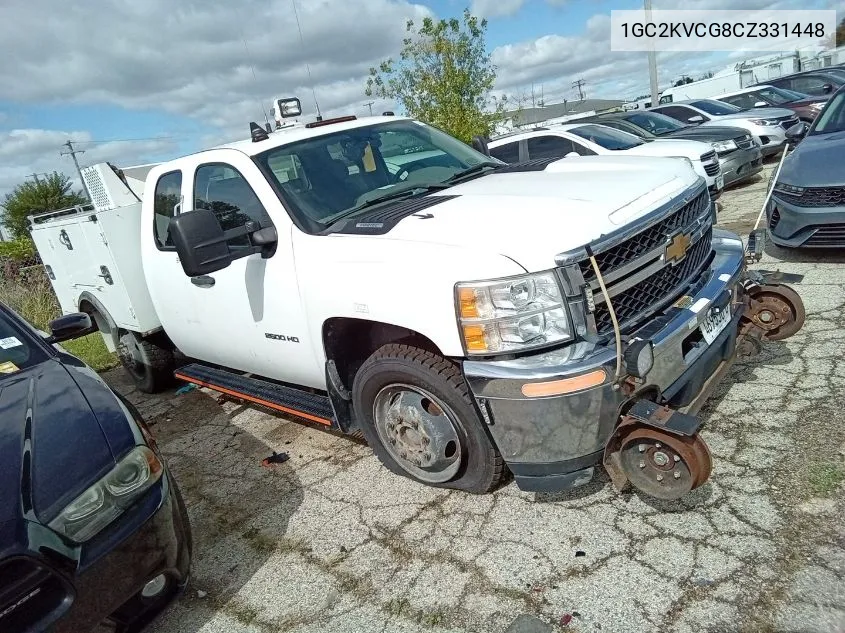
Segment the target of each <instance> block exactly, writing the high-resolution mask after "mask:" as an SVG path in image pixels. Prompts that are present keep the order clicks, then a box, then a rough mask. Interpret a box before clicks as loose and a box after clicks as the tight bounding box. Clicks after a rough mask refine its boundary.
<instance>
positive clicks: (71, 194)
mask: <svg viewBox="0 0 845 633" xmlns="http://www.w3.org/2000/svg"><path fill="white" fill-rule="evenodd" d="M87 202H88V200H87V199H86V198H85V196H83V195H82V193H81V192H78V191H73V185H72V183H71V180H70V178H68V177H67V176H65V175H64V174H60V173H59V172H57V171H54V172H53V173H52V174H49V175H48V176H47V177H46V178H39V179H38V180H37V181H35V182H33V181H29V180H28V181H26V182H24V183H21V184H19V185H18V186H17V187H15V188H14V190H13V191H12V193H7V194H6V200H5V201H4V202H3V209H2V210H0V223H2V224H3V225H4V226H5V227H6V228H8V229H9V232H10V233H11V234H12V237H14V238H15V239H20V238H28V237H29V231H27V228H26V226H27V222H26V216H28V215H32V214H34V213H40V212H42V211H56V210H58V209H65V208H67V207H72V206H74V205H77V204H85V203H87Z"/></svg>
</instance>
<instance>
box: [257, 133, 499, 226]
mask: <svg viewBox="0 0 845 633" xmlns="http://www.w3.org/2000/svg"><path fill="white" fill-rule="evenodd" d="M255 160H256V162H257V163H258V165H259V167H261V168H262V170H263V171H264V173H265V175H266V176H267V177H268V178H270V180H271V182H272V183H273V184H274V185H275V187H276V190H277V191H278V192H279V193H280V194H281V197H282V198H283V200H284V201H285V202H286V203H287V205H288V206H290V207H292V210H293V212H294V213H297V214H298V215H299V216H300V219H301V220H303V223H304V224H306V225H308V226H309V227H310V228H311V229H313V230H315V231H316V230H320V228H322V227H326V226H328V225H329V224H331V223H332V222H333V221H335V220H337V219H338V218H340V217H342V216H345V215H347V214H350V213H354V211H355V210H356V209H358V208H363V207H364V206H369V205H372V204H373V203H377V202H378V201H379V200H381V199H395V198H396V197H397V196H401V195H409V196H410V195H415V194H416V193H422V192H426V191H430V190H432V189H437V188H443V187H445V186H448V184H449V181H450V180H451V179H454V178H456V177H459V176H461V175H462V174H463V173H464V172H468V173H476V172H477V173H483V172H484V171H485V169H484V166H485V165H491V166H494V167H495V166H500V165H505V163H503V162H501V161H499V160H497V159H495V158H491V157H489V156H486V155H484V154H482V153H481V152H478V151H476V150H475V149H473V148H472V147H470V146H469V145H467V144H466V143H463V142H461V141H459V140H457V139H456V138H454V137H452V136H449V135H448V134H446V133H445V132H442V131H441V130H438V129H437V128H434V127H431V126H429V125H425V124H423V123H420V122H418V121H412V120H407V119H400V120H397V121H389V122H386V123H378V124H375V125H367V126H362V127H356V128H352V129H346V130H343V131H341V132H333V133H329V134H323V135H321V136H315V137H312V138H308V139H304V140H302V141H297V142H295V143H290V144H288V145H282V146H281V147H276V148H273V149H271V150H268V151H266V152H264V153H262V154H258V155H257V156H256V157H255ZM469 170H472V171H469Z"/></svg>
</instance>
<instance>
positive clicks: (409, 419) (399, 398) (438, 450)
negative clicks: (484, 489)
mask: <svg viewBox="0 0 845 633" xmlns="http://www.w3.org/2000/svg"><path fill="white" fill-rule="evenodd" d="M373 421H374V422H375V427H376V432H377V433H378V436H379V439H380V440H381V443H382V445H383V446H384V447H385V449H386V450H387V452H388V453H389V454H390V456H391V457H392V458H393V459H394V460H395V461H396V463H397V464H398V465H399V466H400V467H401V468H402V469H403V470H405V471H406V472H407V473H409V474H411V475H413V476H414V477H416V478H417V479H420V480H421V481H424V482H427V483H432V484H439V483H445V482H447V481H449V480H451V479H452V478H453V477H454V476H455V475H456V474H457V472H458V470H459V469H460V467H461V458H462V456H463V447H462V443H461V437H462V436H463V435H464V429H463V427H462V426H461V423H460V422H459V421H458V416H456V415H455V413H454V412H453V411H452V410H451V409H450V408H449V407H448V406H447V405H446V404H444V403H443V402H442V401H441V400H439V399H438V398H436V397H435V396H434V395H432V394H431V393H429V392H428V391H426V390H425V389H423V388H421V387H414V386H412V385H405V384H393V385H388V386H386V387H384V388H383V389H382V390H381V391H379V392H378V394H377V395H376V398H375V401H374V402H373Z"/></svg>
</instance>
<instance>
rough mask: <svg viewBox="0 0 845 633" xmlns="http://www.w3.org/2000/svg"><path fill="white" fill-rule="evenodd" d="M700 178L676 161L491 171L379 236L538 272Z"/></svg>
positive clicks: (599, 161) (584, 161)
mask: <svg viewBox="0 0 845 633" xmlns="http://www.w3.org/2000/svg"><path fill="white" fill-rule="evenodd" d="M699 180H701V179H700V177H699V176H698V175H697V174H696V173H695V172H694V171H693V170H692V169H691V168H690V166H689V165H687V164H686V163H685V162H684V161H680V160H678V159H676V158H653V159H644V158H641V157H633V156H630V157H617V156H582V157H578V158H566V159H562V160H558V161H555V162H553V163H550V164H549V165H548V166H547V167H546V168H545V170H543V171H524V172H510V173H495V172H494V173H491V174H489V175H487V176H483V177H480V178H476V179H475V180H472V181H469V182H466V183H463V184H460V185H456V186H454V187H450V188H449V189H446V190H443V191H441V192H437V193H435V194H432V195H434V196H454V197H452V198H451V199H449V200H447V201H445V202H442V203H440V204H436V205H434V206H431V207H429V208H427V209H425V211H424V212H421V213H416V214H414V215H411V216H409V217H406V218H404V219H403V220H401V221H400V222H399V223H398V224H397V225H396V226H395V227H394V228H393V229H392V230H390V231H389V232H387V233H385V234H384V235H381V236H374V237H375V238H376V239H389V240H403V241H409V242H427V243H436V244H442V245H448V246H456V247H463V248H469V249H475V250H478V249H484V250H486V251H488V252H489V251H492V252H495V253H498V254H500V255H504V256H506V257H508V258H510V259H512V260H513V261H515V262H517V263H518V264H520V265H521V266H522V267H523V268H525V269H526V270H528V271H529V272H534V271H539V270H545V269H548V268H552V267H554V265H555V263H554V256H555V255H556V254H558V253H561V252H564V251H568V250H572V249H575V248H579V247H581V246H584V245H586V244H589V243H590V242H592V241H594V240H596V239H598V238H599V237H601V236H602V235H606V234H609V233H613V232H614V231H617V230H619V229H620V228H622V227H623V226H624V225H626V224H628V223H630V222H631V221H633V220H636V219H637V218H640V217H642V216H644V215H646V214H647V213H649V212H650V211H653V210H654V209H656V208H658V207H659V206H661V205H663V204H665V203H667V202H669V201H670V200H672V199H673V198H676V197H677V196H678V195H680V194H681V193H682V192H683V191H685V190H687V189H689V188H690V187H691V186H693V185H694V184H695V183H696V182H698V181H699Z"/></svg>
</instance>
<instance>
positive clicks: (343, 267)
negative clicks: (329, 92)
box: [30, 108, 803, 499]
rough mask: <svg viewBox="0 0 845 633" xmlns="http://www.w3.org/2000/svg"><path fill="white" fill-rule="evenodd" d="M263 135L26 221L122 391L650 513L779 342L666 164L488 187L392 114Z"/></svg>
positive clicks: (794, 311) (778, 326)
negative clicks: (742, 350)
mask: <svg viewBox="0 0 845 633" xmlns="http://www.w3.org/2000/svg"><path fill="white" fill-rule="evenodd" d="M295 110H296V108H288V111H287V113H288V114H289V113H290V111H295ZM278 127H280V128H281V129H277V130H275V131H272V132H270V131H269V129H268V130H265V129H263V128H261V127H259V126H257V125H255V124H252V127H251V131H252V138H251V139H249V140H245V141H242V142H237V143H233V144H231V145H226V146H222V147H217V148H214V149H210V150H208V151H202V152H198V153H195V154H191V155H189V156H185V157H182V158H178V159H176V160H172V161H169V162H166V163H163V164H160V165H156V166H141V167H137V168H127V169H126V170H123V171H122V172H121V171H120V170H117V169H116V168H113V167H112V166H110V165H106V164H101V165H96V166H94V167H91V168H88V169H87V170H86V171H85V178H86V181H87V184H88V188H89V190H91V191H92V194H93V197H94V204H93V205H92V206H90V207H85V208H76V209H70V210H66V211H63V212H52V213H46V214H41V215H38V216H33V217H32V218H31V219H30V220H31V233H32V237H33V239H34V241H35V243H36V245H37V248H38V251H39V252H40V254H41V257H42V259H43V261H44V263H45V265H46V269H47V272H48V274H49V275H50V278H51V280H52V283H53V286H54V288H55V290H56V293H57V295H58V297H59V300H60V302H61V305H62V308H63V310H64V311H65V312H68V313H70V312H78V311H82V312H87V313H89V314H90V315H91V316H92V317H93V319H94V321H95V322H96V323H97V326H98V327H99V330H100V331H101V333H102V334H103V337H104V340H105V342H106V344H107V345H108V346H109V348H110V349H112V350H117V351H118V352H119V354H120V358H121V360H122V362H123V364H124V366H125V367H126V369H127V370H128V371H129V372H130V373H131V374H132V376H133V377H134V378H135V380H136V381H137V384H138V386H139V388H140V389H142V390H144V391H155V390H158V389H162V388H164V387H166V386H167V385H168V384H169V380H170V379H171V378H172V376H173V374H174V370H175V375H176V377H177V378H179V379H181V380H184V381H189V382H192V383H195V384H197V385H202V386H206V387H209V388H211V389H213V390H217V391H219V392H223V393H225V394H229V395H231V396H233V397H236V398H240V399H243V400H246V401H249V402H252V403H256V404H259V405H262V406H264V407H268V408H270V409H274V410H276V411H281V412H284V413H287V414H289V415H292V416H296V417H298V418H300V419H303V420H305V421H310V422H312V423H315V424H317V425H326V426H330V427H334V428H338V429H340V430H342V431H344V432H348V433H353V432H358V431H360V432H361V433H363V435H364V437H365V438H366V440H367V441H368V443H369V444H370V446H371V447H372V449H373V451H374V452H375V453H376V455H377V456H378V457H379V459H381V461H382V462H383V463H384V465H385V466H386V467H387V468H389V469H390V470H392V471H394V472H396V473H399V474H402V475H406V476H410V477H412V478H414V479H416V480H418V481H420V482H423V483H425V484H429V485H433V486H445V487H451V488H457V489H462V490H466V491H470V492H474V493H484V492H487V491H489V490H490V489H491V488H493V487H494V486H496V485H497V484H498V483H499V482H500V481H501V480H502V478H503V476H504V475H505V474H506V473H507V472H508V471H510V472H511V473H512V474H513V475H514V477H515V479H516V483H517V485H518V486H519V487H520V488H522V489H524V490H535V491H542V490H545V491H550V490H561V489H565V488H569V487H572V486H577V485H580V484H583V483H584V482H586V481H588V480H589V479H590V478H591V477H592V475H593V472H594V468H595V467H596V466H597V465H601V464H603V465H604V466H605V467H606V468H607V469H608V471H609V472H610V474H611V478H612V480H613V483H614V484H615V485H616V486H617V487H619V488H622V487H624V486H626V485H628V484H629V483H630V484H633V485H634V486H636V487H637V488H639V489H641V490H643V491H645V492H646V493H648V494H651V495H654V496H656V497H660V498H664V499H671V498H677V497H679V496H681V495H683V494H685V493H687V492H689V491H690V490H691V489H693V488H695V487H697V486H699V485H701V483H703V482H704V481H705V480H706V479H707V478H708V476H709V474H710V467H711V464H710V455H709V452H708V450H707V447H706V444H704V442H703V440H701V438H700V437H699V435H698V429H699V426H700V421H699V420H698V418H696V417H695V413H696V412H697V410H698V408H699V407H700V406H701V403H702V402H703V401H704V399H705V398H706V397H707V395H708V394H709V393H710V392H711V390H712V388H713V387H714V386H715V384H717V383H718V382H719V380H720V378H721V377H722V376H723V375H724V374H725V372H726V370H727V368H728V367H729V366H730V364H731V362H732V360H733V359H734V357H735V355H736V348H737V345H736V343H737V340H738V339H740V338H745V337H748V336H755V337H756V338H757V339H758V340H759V339H761V338H764V339H765V338H771V339H777V338H785V337H786V336H789V335H791V334H793V333H794V332H795V331H797V330H798V329H799V328H800V327H801V322H802V321H803V313H802V309H801V305H800V303H801V301H800V298H799V297H798V295H797V294H795V293H794V291H792V290H790V289H789V288H788V287H785V286H782V285H778V284H770V283H767V278H766V277H765V275H761V274H758V273H753V274H752V273H750V272H748V271H746V264H745V254H744V251H743V245H742V242H741V240H740V239H739V238H738V237H736V236H735V235H733V234H731V233H728V232H725V231H722V230H718V229H715V228H714V227H713V225H712V224H713V220H714V209H713V204H712V202H711V200H710V197H709V195H708V192H707V187H706V185H705V181H704V179H703V178H701V177H700V176H698V175H696V173H695V172H694V171H693V170H692V169H691V168H690V167H689V165H688V164H686V163H685V162H683V161H679V160H676V159H672V158H665V159H662V158H654V159H647V158H645V159H644V158H642V157H635V158H624V157H619V158H617V157H607V156H591V157H583V158H577V159H566V160H539V161H528V162H526V163H519V164H514V165H506V164H504V163H502V162H500V161H498V160H496V159H493V158H491V157H490V156H489V155H486V154H485V153H484V152H483V151H478V150H476V149H474V148H473V147H470V146H468V145H466V144H464V143H462V142H460V141H458V140H456V139H454V138H452V137H451V136H448V135H447V134H445V133H443V132H442V131H440V130H437V129H435V128H433V127H430V126H428V125H425V124H423V123H421V122H419V121H415V120H412V119H408V118H403V117H397V116H376V117H367V118H360V119H356V118H355V117H342V118H338V119H331V120H322V121H315V122H311V123H303V122H292V123H285V124H284V125H280V126H278ZM268 128H269V126H268ZM480 147H481V149H482V150H483V148H484V146H483V143H482V144H481V145H480Z"/></svg>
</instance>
